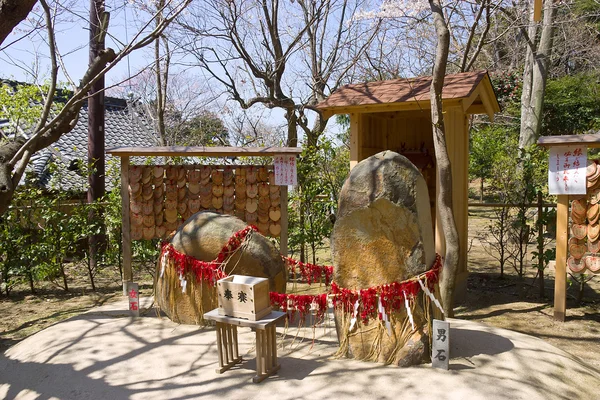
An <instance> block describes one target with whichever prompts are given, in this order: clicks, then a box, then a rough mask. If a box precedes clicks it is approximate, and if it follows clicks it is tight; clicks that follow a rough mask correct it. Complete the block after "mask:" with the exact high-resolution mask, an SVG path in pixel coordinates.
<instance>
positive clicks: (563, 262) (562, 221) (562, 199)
mask: <svg viewBox="0 0 600 400" xmlns="http://www.w3.org/2000/svg"><path fill="white" fill-rule="evenodd" d="M568 229H569V195H566V194H561V195H559V196H558V204H557V209H556V271H555V278H554V319H556V320H557V321H561V322H564V321H565V314H566V310H567V241H568V240H569V231H568Z"/></svg>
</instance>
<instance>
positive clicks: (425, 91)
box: [317, 71, 487, 109]
mask: <svg viewBox="0 0 600 400" xmlns="http://www.w3.org/2000/svg"><path fill="white" fill-rule="evenodd" d="M486 75H487V71H476V72H463V73H460V74H451V75H446V78H445V80H444V88H443V91H442V99H461V98H466V97H469V95H470V94H471V93H472V92H473V90H475V88H476V87H477V85H478V84H479V83H480V82H481V80H482V79H483V78H484V77H485V76H486ZM430 86H431V77H430V76H423V77H418V78H410V79H391V80H387V81H377V82H366V83H358V84H352V85H346V86H343V87H341V88H339V89H338V90H336V91H335V92H333V93H332V94H331V95H330V96H329V97H328V98H327V99H326V100H324V101H322V102H321V103H319V104H318V105H317V108H319V109H327V108H335V107H348V106H362V105H374V104H389V103H402V102H411V101H429V89H430Z"/></svg>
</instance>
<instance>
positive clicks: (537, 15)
mask: <svg viewBox="0 0 600 400" xmlns="http://www.w3.org/2000/svg"><path fill="white" fill-rule="evenodd" d="M548 1H550V0H548ZM542 3H543V0H533V21H534V22H540V21H541V20H542Z"/></svg>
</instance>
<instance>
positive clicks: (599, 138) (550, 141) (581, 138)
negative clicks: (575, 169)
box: [538, 133, 600, 148]
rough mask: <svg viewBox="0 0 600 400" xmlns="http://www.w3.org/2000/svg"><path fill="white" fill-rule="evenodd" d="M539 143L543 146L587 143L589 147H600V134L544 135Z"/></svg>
mask: <svg viewBox="0 0 600 400" xmlns="http://www.w3.org/2000/svg"><path fill="white" fill-rule="evenodd" d="M538 145H540V146H543V147H553V146H571V145H585V146H586V147H588V148H590V147H591V148H598V147H600V134H597V133H596V134H589V135H561V136H542V137H540V138H539V139H538Z"/></svg>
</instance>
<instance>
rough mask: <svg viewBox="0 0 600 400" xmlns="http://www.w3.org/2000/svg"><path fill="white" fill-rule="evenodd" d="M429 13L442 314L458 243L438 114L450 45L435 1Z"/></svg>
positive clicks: (449, 306)
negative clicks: (442, 243)
mask: <svg viewBox="0 0 600 400" xmlns="http://www.w3.org/2000/svg"><path fill="white" fill-rule="evenodd" d="M429 5H430V7H431V11H432V13H433V22H434V24H435V31H436V34H437V46H436V52H435V64H434V66H433V74H432V79H431V89H430V96H431V123H432V128H433V145H434V149H435V158H436V165H437V170H438V175H439V179H440V187H439V192H440V193H439V197H438V211H439V213H440V219H441V222H442V229H443V231H444V237H445V239H446V254H445V256H444V266H443V268H442V275H441V281H440V291H441V296H442V304H443V307H444V313H445V315H446V317H452V316H453V315H454V310H453V297H454V285H455V280H456V271H457V268H458V256H459V242H458V232H457V230H456V222H455V221H454V214H453V212H452V168H451V165H450V158H449V156H448V149H447V147H446V134H445V130H444V118H443V113H442V88H443V86H444V77H445V75H446V65H447V64H448V49H449V47H450V32H449V31H448V26H447V25H446V20H445V19H444V13H443V10H442V6H441V4H440V1H439V0H429Z"/></svg>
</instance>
